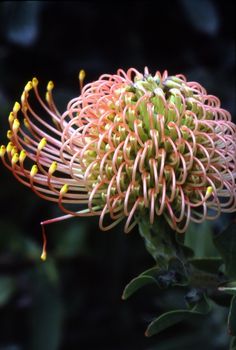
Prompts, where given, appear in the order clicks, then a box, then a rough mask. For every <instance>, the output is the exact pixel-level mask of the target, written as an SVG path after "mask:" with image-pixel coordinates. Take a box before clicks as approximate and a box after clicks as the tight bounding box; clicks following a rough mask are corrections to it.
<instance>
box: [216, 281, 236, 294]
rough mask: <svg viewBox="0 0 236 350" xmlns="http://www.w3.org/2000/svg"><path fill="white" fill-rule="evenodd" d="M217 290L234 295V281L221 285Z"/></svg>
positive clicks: (235, 282) (235, 287)
mask: <svg viewBox="0 0 236 350" xmlns="http://www.w3.org/2000/svg"><path fill="white" fill-rule="evenodd" d="M218 289H219V291H221V292H225V293H228V294H233V295H236V281H232V282H226V283H222V284H221V285H220V286H219V287H218Z"/></svg>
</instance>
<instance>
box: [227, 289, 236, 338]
mask: <svg viewBox="0 0 236 350" xmlns="http://www.w3.org/2000/svg"><path fill="white" fill-rule="evenodd" d="M228 329H229V334H230V335H233V336H236V295H235V296H234V297H233V298H232V300H231V305H230V309H229V316H228Z"/></svg>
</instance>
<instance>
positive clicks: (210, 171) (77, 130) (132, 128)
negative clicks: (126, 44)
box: [0, 68, 236, 232]
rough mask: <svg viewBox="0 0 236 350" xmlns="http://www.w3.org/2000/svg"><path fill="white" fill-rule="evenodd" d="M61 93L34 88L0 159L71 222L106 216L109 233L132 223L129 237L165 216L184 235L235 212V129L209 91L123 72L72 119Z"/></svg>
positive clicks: (85, 93) (78, 106)
mask: <svg viewBox="0 0 236 350" xmlns="http://www.w3.org/2000/svg"><path fill="white" fill-rule="evenodd" d="M80 78H81V82H82V80H83V78H84V72H83V71H82V72H81V74H80ZM81 85H82V84H81ZM52 89H53V83H52V82H49V83H48V86H47V92H46V98H45V100H44V99H42V98H41V96H40V94H39V92H38V81H37V79H36V78H34V79H33V80H32V81H29V82H28V83H27V84H26V86H25V89H24V91H23V94H22V96H21V103H18V102H16V103H15V105H14V108H13V111H12V112H11V113H10V115H9V124H10V130H9V131H8V133H7V137H8V138H9V143H8V144H7V146H1V150H0V155H1V159H2V161H3V163H4V165H5V166H6V167H7V168H8V169H10V170H11V172H12V173H13V174H14V176H15V177H16V178H17V179H18V180H19V181H20V182H22V183H23V184H24V185H26V186H28V187H30V188H31V189H32V190H33V191H34V192H35V193H36V194H37V195H39V196H40V197H42V198H44V199H46V200H50V201H53V202H58V204H59V206H60V208H61V209H62V210H63V211H64V212H65V213H66V215H64V216H63V217H62V218H68V217H70V216H85V215H87V216H93V215H97V216H99V217H100V220H99V224H100V228H101V229H102V230H107V229H110V228H112V227H113V226H115V225H116V224H117V223H119V222H120V221H121V220H123V219H125V220H126V223H125V228H124V230H125V232H129V231H130V230H131V229H132V228H133V227H134V226H135V224H136V223H137V222H138V221H139V218H140V217H144V216H145V217H146V218H148V219H149V220H150V223H151V224H152V223H153V222H154V220H155V219H156V220H158V218H159V217H160V216H163V217H164V218H165V219H166V221H167V222H168V224H169V225H170V226H171V228H172V229H174V230H176V231H177V232H184V231H186V229H187V227H188V224H189V222H190V221H193V222H197V223H198V222H202V221H203V220H205V219H215V218H217V217H218V216H219V214H220V213H221V212H233V211H235V210H236V190H235V177H236V165H235V163H236V156H235V155H236V153H235V152H236V151H235V139H236V126H235V124H233V123H232V122H231V117H230V114H229V112H227V111H226V110H224V109H222V108H221V107H220V101H219V99H218V98H217V97H215V96H212V95H208V94H207V92H206V90H205V89H204V88H203V87H202V86H201V85H200V84H198V83H196V82H187V81H186V78H185V77H184V76H183V75H176V76H168V74H167V72H166V71H165V72H164V73H163V74H162V75H161V74H160V72H156V73H155V74H154V75H151V74H149V72H148V69H147V68H145V70H144V74H142V73H140V72H138V71H137V70H136V69H133V68H131V69H129V70H128V71H127V72H124V71H123V70H121V69H119V70H118V71H117V74H114V75H110V74H104V75H102V76H101V77H100V78H99V79H98V80H97V81H94V82H92V83H89V84H87V85H85V86H84V87H83V88H82V91H81V94H80V96H79V97H76V98H74V99H72V100H71V101H70V102H69V103H68V106H67V109H66V111H65V112H64V113H63V114H60V113H59V112H58V110H57V108H56V106H55V103H54V100H53V97H52ZM32 95H34V97H36V100H37V102H38V104H39V106H41V107H40V108H41V110H40V112H38V111H37V112H36V109H37V110H38V107H37V108H36V107H35V108H33V107H32V102H31V98H32V97H33V96H32ZM81 206H84V207H85V208H84V209H83V208H82V207H81ZM105 217H109V218H110V219H111V222H109V223H108V224H105V221H106V220H105ZM52 221H53V220H51V222H52ZM48 222H50V220H49V221H48Z"/></svg>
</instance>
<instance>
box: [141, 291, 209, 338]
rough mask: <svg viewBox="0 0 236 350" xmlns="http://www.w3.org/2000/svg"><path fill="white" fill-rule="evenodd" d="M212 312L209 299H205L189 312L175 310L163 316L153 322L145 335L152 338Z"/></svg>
mask: <svg viewBox="0 0 236 350" xmlns="http://www.w3.org/2000/svg"><path fill="white" fill-rule="evenodd" d="M209 311H210V305H209V303H208V301H207V299H206V298H205V297H204V298H203V299H202V300H201V301H200V302H199V303H198V304H197V305H195V306H194V307H193V308H192V309H190V310H188V309H186V310H184V309H183V310H174V311H169V312H166V313H165V314H162V315H161V316H159V317H158V318H156V319H155V320H153V321H152V322H151V323H150V324H149V326H148V327H147V330H146V332H145V335H146V336H147V337H151V336H152V335H154V334H158V333H160V332H161V331H163V330H164V329H166V328H169V327H171V326H173V325H175V324H176V323H179V322H181V321H184V320H186V319H189V318H192V317H195V316H198V315H204V314H207V313H208V312H209Z"/></svg>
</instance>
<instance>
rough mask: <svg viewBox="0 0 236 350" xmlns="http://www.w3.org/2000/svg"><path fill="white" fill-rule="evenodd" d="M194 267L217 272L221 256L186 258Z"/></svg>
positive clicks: (220, 263) (221, 262) (221, 261)
mask: <svg viewBox="0 0 236 350" xmlns="http://www.w3.org/2000/svg"><path fill="white" fill-rule="evenodd" d="M188 261H189V262H190V263H191V264H192V265H193V266H194V267H195V268H197V269H199V270H202V271H206V272H209V273H217V272H218V270H219V268H220V266H221V265H222V264H223V260H222V258H218V257H215V258H214V257H209V258H192V259H189V260H188Z"/></svg>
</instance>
